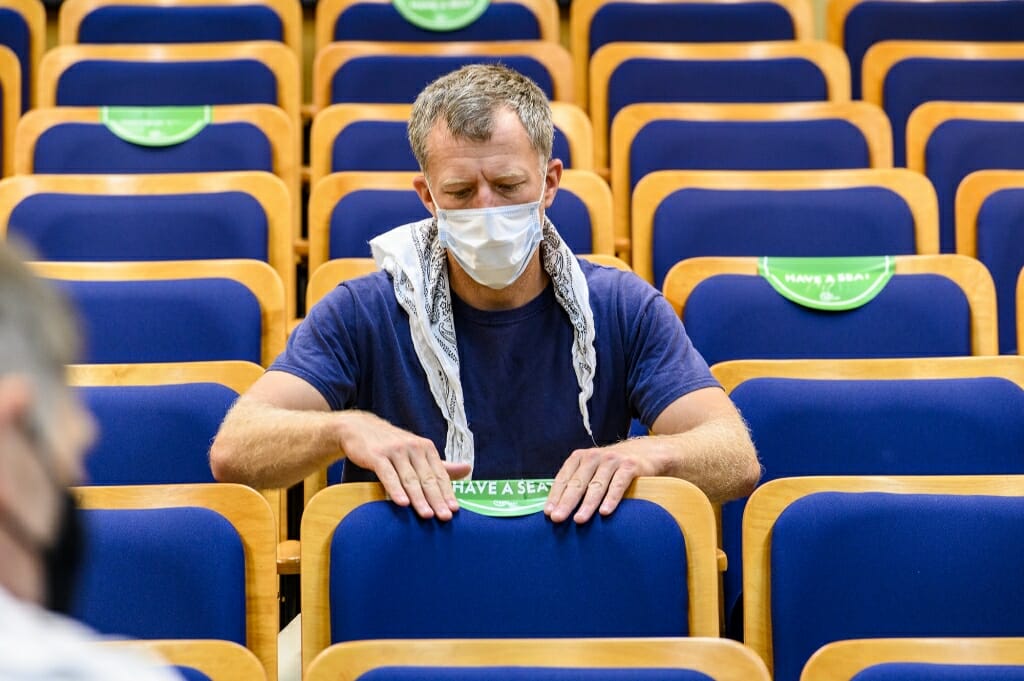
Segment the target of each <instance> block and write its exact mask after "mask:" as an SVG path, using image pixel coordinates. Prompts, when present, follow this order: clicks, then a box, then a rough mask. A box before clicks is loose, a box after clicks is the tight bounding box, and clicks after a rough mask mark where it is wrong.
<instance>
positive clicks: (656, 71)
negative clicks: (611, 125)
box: [608, 57, 829, 121]
mask: <svg viewBox="0 0 1024 681" xmlns="http://www.w3.org/2000/svg"><path fill="white" fill-rule="evenodd" d="M828 98H829V92H828V83H827V82H826V80H825V75H824V74H823V73H822V72H821V69H820V68H819V67H818V65H817V64H815V63H814V62H812V61H810V60H807V59H803V58H799V57H780V58H775V59H763V60H760V59H758V60H742V59H737V60H708V59H692V60H690V59H678V60H672V59H650V58H646V57H634V58H632V59H626V60H624V61H623V62H622V63H621V64H619V65H618V66H617V67H616V68H615V71H614V72H612V74H611V76H610V77H609V79H608V120H609V121H612V120H614V119H615V114H617V113H618V112H619V111H620V110H621V109H622V108H623V107H625V106H628V105H630V104H641V103H654V102H680V103H682V102H715V103H722V104H727V103H732V104H743V103H773V102H814V101H826V100H828Z"/></svg>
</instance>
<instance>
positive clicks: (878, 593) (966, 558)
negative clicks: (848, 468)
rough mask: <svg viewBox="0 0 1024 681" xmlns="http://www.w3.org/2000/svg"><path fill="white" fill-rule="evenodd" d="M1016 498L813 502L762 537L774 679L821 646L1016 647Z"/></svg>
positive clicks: (1021, 606)
mask: <svg viewBox="0 0 1024 681" xmlns="http://www.w3.org/2000/svg"><path fill="white" fill-rule="evenodd" d="M1022 522H1024V499H1022V498H1020V497H986V496H958V495H952V494H944V495H927V494H883V493H860V494H848V493H835V492H832V493H819V494H812V495H809V496H807V497H804V498H801V499H798V500H797V501H795V502H793V503H792V504H791V505H790V506H788V507H787V508H786V509H785V510H784V511H783V512H782V513H781V514H780V516H779V518H778V520H777V521H776V523H775V526H774V528H773V529H772V536H771V548H770V565H771V578H770V581H771V606H770V607H771V619H772V648H773V651H774V663H775V664H774V671H775V675H774V678H775V679H776V680H777V681H797V680H798V679H799V677H800V671H801V669H802V668H803V666H804V664H805V663H806V662H807V659H808V658H809V657H810V656H811V654H813V653H814V651H816V650H817V649H818V648H820V647H821V646H823V645H825V644H826V643H830V642H832V641H839V640H845V639H854V638H880V637H890V636H933V637H934V636H1020V635H1021V633H1022V631H1024V619H1022V615H1021V613H1022V612H1024V591H1022V590H1021V589H1020V588H1019V584H1020V575H1021V571H1022V570H1024V542H1019V541H1017V537H1018V536H1019V528H1020V527H1021V523H1022Z"/></svg>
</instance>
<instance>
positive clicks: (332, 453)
mask: <svg viewBox="0 0 1024 681" xmlns="http://www.w3.org/2000/svg"><path fill="white" fill-rule="evenodd" d="M342 414H343V413H342V412H329V411H315V410H298V409H284V408H280V407H275V406H271V405H268V404H265V403H263V402H259V401H256V400H246V399H244V398H243V399H241V400H239V401H238V402H237V403H236V404H235V406H234V407H232V408H231V411H229V412H228V414H227V416H226V417H225V419H224V423H223V424H222V425H221V428H220V431H219V432H218V433H217V437H216V438H215V439H214V441H213V446H212V447H211V449H210V466H211V468H212V469H213V475H214V477H215V478H216V479H217V480H220V481H222V482H240V483H243V484H247V485H251V486H253V487H258V488H269V487H287V486H290V485H292V484H295V483H296V482H299V481H300V480H302V479H303V478H305V477H306V476H307V475H309V474H311V473H313V472H315V471H317V470H319V469H321V468H324V467H326V466H327V465H328V464H330V463H332V462H333V461H335V460H337V459H339V458H341V456H342V450H341V447H340V444H339V442H340V437H339V428H340V422H341V421H343V420H344V418H345V417H344V416H343V415H342Z"/></svg>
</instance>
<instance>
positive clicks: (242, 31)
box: [78, 4, 284, 44]
mask: <svg viewBox="0 0 1024 681" xmlns="http://www.w3.org/2000/svg"><path fill="white" fill-rule="evenodd" d="M240 40H274V41H278V42H280V41H283V40H284V26H283V25H282V24H281V18H280V17H279V16H278V15H277V13H276V12H274V10H272V9H271V8H270V7H267V6H265V5H256V4H253V5H230V6H229V5H222V6H219V7H218V6H210V7H187V6H182V7H170V6H164V7H158V6H141V5H138V6H132V5H108V6H106V7H97V8H96V9H93V10H92V11H91V12H89V13H88V14H86V15H85V17H83V18H82V23H81V25H79V27H78V42H79V43H105V44H117V43H226V42H234V41H240Z"/></svg>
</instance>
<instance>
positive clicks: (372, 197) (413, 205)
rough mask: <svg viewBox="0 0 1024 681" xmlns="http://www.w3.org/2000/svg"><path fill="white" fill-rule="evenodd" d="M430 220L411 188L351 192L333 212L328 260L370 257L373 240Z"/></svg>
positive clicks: (336, 205)
mask: <svg viewBox="0 0 1024 681" xmlns="http://www.w3.org/2000/svg"><path fill="white" fill-rule="evenodd" d="M428 217H430V213H429V212H428V211H427V209H426V208H424V207H423V203H422V202H421V201H420V199H419V196H418V195H417V194H416V191H415V190H414V189H413V188H412V187H410V188H409V189H360V190H358V191H354V192H350V193H348V194H346V195H345V196H343V197H342V198H341V200H340V201H338V203H337V204H335V206H334V209H333V210H332V211H331V221H330V236H329V237H328V243H329V248H328V259H334V258H369V257H370V256H371V253H370V245H369V241H370V239H372V238H374V237H376V236H378V235H380V234H383V233H384V232H386V231H388V230H389V229H391V228H392V227H398V226H399V225H404V224H407V223H410V222H415V221H417V220H422V219H424V218H428Z"/></svg>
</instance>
